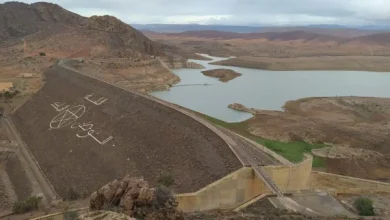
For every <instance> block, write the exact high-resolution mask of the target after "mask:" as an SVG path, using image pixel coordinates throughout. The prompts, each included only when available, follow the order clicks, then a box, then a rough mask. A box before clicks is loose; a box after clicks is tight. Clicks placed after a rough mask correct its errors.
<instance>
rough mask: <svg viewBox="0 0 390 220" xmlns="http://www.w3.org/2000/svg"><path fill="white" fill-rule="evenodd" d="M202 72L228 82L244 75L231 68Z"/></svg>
mask: <svg viewBox="0 0 390 220" xmlns="http://www.w3.org/2000/svg"><path fill="white" fill-rule="evenodd" d="M202 73H203V75H205V76H210V77H215V78H218V79H219V81H221V82H228V81H230V80H233V79H235V78H236V77H239V76H241V75H242V74H241V73H237V72H235V71H233V70H230V69H213V70H206V71H202Z"/></svg>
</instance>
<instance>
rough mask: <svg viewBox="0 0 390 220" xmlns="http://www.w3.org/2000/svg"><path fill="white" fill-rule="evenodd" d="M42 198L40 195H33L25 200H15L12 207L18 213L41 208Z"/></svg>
mask: <svg viewBox="0 0 390 220" xmlns="http://www.w3.org/2000/svg"><path fill="white" fill-rule="evenodd" d="M41 200H42V198H40V197H35V196H32V197H30V198H28V199H27V200H25V201H21V202H15V203H14V205H13V207H12V211H13V212H14V213H17V214H23V213H27V212H31V211H34V210H37V209H38V208H39V204H40V203H41Z"/></svg>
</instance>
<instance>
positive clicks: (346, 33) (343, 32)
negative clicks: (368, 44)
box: [261, 25, 378, 38]
mask: <svg viewBox="0 0 390 220" xmlns="http://www.w3.org/2000/svg"><path fill="white" fill-rule="evenodd" d="M321 27H322V28H321ZM324 27H327V28H324ZM290 31H305V32H310V33H314V34H325V35H330V36H334V37H343V38H354V37H360V36H366V35H371V34H375V33H378V31H372V30H359V29H352V28H345V27H342V26H335V25H332V26H324V25H318V26H316V25H313V26H310V27H309V26H306V27H264V28H263V29H262V30H261V32H290Z"/></svg>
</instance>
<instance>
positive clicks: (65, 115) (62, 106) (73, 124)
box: [49, 94, 113, 145]
mask: <svg viewBox="0 0 390 220" xmlns="http://www.w3.org/2000/svg"><path fill="white" fill-rule="evenodd" d="M93 95H94V94H90V95H87V96H85V97H84V99H86V100H88V101H89V102H91V103H93V104H94V105H97V106H99V105H101V104H103V103H104V102H106V101H107V100H108V99H107V98H105V97H100V98H98V99H96V100H93V99H90V98H91V97H92V96H93ZM51 106H52V107H53V108H54V109H55V110H56V111H57V112H60V113H59V114H58V115H56V116H55V117H54V118H53V120H51V122H50V125H49V127H50V129H49V130H52V129H60V128H64V127H68V126H70V128H71V129H79V131H81V133H77V134H76V137H78V138H87V137H91V138H92V139H94V140H95V141H96V142H97V143H99V144H100V145H104V144H106V143H108V142H110V141H111V140H112V139H113V136H109V137H107V138H106V139H101V138H98V137H96V135H94V134H95V133H96V134H98V132H96V131H95V129H92V128H93V126H94V124H92V122H83V123H79V122H78V120H79V119H80V118H81V117H82V116H83V115H84V113H85V111H86V106H85V105H76V106H73V107H70V105H67V104H66V103H61V102H54V103H53V104H51ZM82 132H85V133H82Z"/></svg>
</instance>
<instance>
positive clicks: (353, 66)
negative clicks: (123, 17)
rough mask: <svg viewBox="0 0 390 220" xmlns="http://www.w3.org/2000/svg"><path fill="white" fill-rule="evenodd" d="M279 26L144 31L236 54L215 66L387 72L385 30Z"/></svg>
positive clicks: (192, 49) (191, 48)
mask: <svg viewBox="0 0 390 220" xmlns="http://www.w3.org/2000/svg"><path fill="white" fill-rule="evenodd" d="M270 30H272V31H273V29H270ZM282 30H283V29H282ZM282 30H280V29H276V30H275V31H273V32H257V33H234V32H222V31H187V32H182V33H156V32H145V34H146V35H147V36H148V37H150V38H151V39H153V40H154V41H156V42H159V43H164V44H167V45H171V46H174V47H177V48H180V49H181V50H183V51H186V52H187V53H206V54H209V55H212V56H219V57H230V56H235V58H232V59H229V60H224V61H221V62H218V63H216V64H219V65H226V66H239V67H248V68H255V69H268V70H366V71H384V72H388V71H390V64H389V63H390V37H389V33H375V32H369V31H363V32H361V33H360V32H359V31H358V30H354V29H352V30H349V31H350V32H351V34H350V35H348V34H347V33H346V30H345V29H341V30H337V29H313V30H314V31H313V30H312V29H308V28H306V29H304V30H300V29H296V30H295V29H286V31H282ZM351 36H353V37H351Z"/></svg>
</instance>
